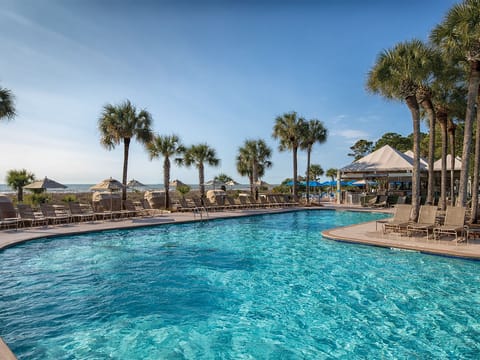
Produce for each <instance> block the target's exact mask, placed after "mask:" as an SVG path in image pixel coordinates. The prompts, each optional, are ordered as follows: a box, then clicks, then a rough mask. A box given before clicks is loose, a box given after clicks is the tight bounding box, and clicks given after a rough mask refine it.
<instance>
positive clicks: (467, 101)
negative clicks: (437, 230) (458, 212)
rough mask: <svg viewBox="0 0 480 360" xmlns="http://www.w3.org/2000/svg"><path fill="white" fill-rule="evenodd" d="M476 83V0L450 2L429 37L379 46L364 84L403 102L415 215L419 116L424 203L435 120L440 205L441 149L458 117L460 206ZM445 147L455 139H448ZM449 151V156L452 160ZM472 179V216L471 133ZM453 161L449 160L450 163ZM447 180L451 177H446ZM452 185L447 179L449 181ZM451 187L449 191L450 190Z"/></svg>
mask: <svg viewBox="0 0 480 360" xmlns="http://www.w3.org/2000/svg"><path fill="white" fill-rule="evenodd" d="M479 85H480V0H464V1H463V2H462V3H460V4H456V5H454V6H453V7H452V8H451V9H450V10H449V11H448V12H447V14H446V16H445V18H444V19H443V21H442V22H441V23H440V24H438V25H437V26H436V27H435V28H434V29H433V30H432V32H431V34H430V43H428V44H427V43H424V42H422V41H420V40H417V39H414V40H411V41H405V42H401V43H399V44H396V45H395V46H394V47H393V48H391V49H388V50H384V51H382V52H381V53H380V54H379V56H378V58H377V60H376V63H375V64H374V66H373V67H372V69H371V70H370V72H369V74H368V79H367V85H366V87H367V90H369V91H370V92H372V93H375V94H379V95H382V96H383V97H385V98H387V99H393V100H399V101H402V102H405V104H406V105H407V106H408V108H409V110H410V113H411V117H412V122H413V152H414V170H413V178H412V205H413V208H414V214H413V217H415V218H416V217H417V215H418V209H419V205H420V203H419V198H420V171H419V169H420V119H421V117H422V116H426V118H427V119H428V123H429V134H430V143H429V156H428V165H429V175H428V178H429V180H428V188H427V198H426V201H427V203H432V202H433V161H434V155H433V152H434V144H435V131H434V130H435V126H436V122H437V121H438V123H439V125H440V128H441V134H442V135H441V141H442V173H441V189H440V192H441V194H440V198H441V200H442V201H441V204H440V205H441V207H442V209H445V207H446V198H447V196H446V195H447V194H446V190H447V189H446V179H447V173H446V168H447V166H446V155H447V149H448V141H447V139H448V137H450V139H454V131H455V123H454V120H460V119H462V118H463V119H464V122H465V123H464V141H463V151H462V169H461V174H460V183H459V193H458V198H457V205H461V206H466V203H467V184H468V179H469V165H470V163H471V161H470V159H471V156H472V154H471V151H472V132H473V125H474V120H475V118H476V119H477V121H476V128H477V130H476V131H477V134H480V112H478V111H477V103H478V102H479V99H478V93H479V92H478V91H479ZM450 147H451V149H450V153H451V154H454V153H455V151H454V150H455V149H454V148H455V144H454V143H453V141H451V142H450ZM454 158H455V157H454V156H452V161H454ZM474 164H475V165H474V177H473V183H472V189H474V191H473V194H472V204H471V207H472V218H474V219H475V218H476V217H477V207H478V191H477V189H478V185H479V177H478V174H479V171H480V167H479V166H480V136H477V137H476V144H475V155H474ZM452 167H453V165H452ZM452 180H453V179H452ZM451 184H452V187H453V181H451ZM453 193H454V192H453V189H452V190H451V195H452V196H453Z"/></svg>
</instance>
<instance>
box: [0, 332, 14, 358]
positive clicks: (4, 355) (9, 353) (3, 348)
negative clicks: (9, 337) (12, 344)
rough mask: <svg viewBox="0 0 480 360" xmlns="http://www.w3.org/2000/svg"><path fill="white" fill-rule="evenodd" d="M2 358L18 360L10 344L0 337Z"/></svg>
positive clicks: (0, 356) (0, 355)
mask: <svg viewBox="0 0 480 360" xmlns="http://www.w3.org/2000/svg"><path fill="white" fill-rule="evenodd" d="M0 359H2V360H17V358H16V356H15V355H14V354H13V353H12V351H11V350H10V348H9V347H8V345H7V344H6V343H5V341H3V339H2V338H1V337H0Z"/></svg>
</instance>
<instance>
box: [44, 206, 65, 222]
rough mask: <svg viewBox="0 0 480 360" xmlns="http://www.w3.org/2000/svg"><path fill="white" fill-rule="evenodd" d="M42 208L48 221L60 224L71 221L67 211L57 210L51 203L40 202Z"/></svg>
mask: <svg viewBox="0 0 480 360" xmlns="http://www.w3.org/2000/svg"><path fill="white" fill-rule="evenodd" d="M40 210H41V211H42V214H43V216H44V217H45V218H46V219H47V221H48V222H49V223H50V224H52V225H56V224H60V223H64V224H66V223H69V222H70V219H71V218H70V215H69V214H67V213H66V212H60V211H59V212H57V211H56V210H55V208H54V207H53V205H50V204H40Z"/></svg>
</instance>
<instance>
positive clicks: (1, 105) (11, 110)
mask: <svg viewBox="0 0 480 360" xmlns="http://www.w3.org/2000/svg"><path fill="white" fill-rule="evenodd" d="M15 115H16V112H15V104H14V96H13V94H12V92H11V91H10V90H8V89H5V88H1V87H0V120H7V121H8V120H12V119H13V118H14V117H15Z"/></svg>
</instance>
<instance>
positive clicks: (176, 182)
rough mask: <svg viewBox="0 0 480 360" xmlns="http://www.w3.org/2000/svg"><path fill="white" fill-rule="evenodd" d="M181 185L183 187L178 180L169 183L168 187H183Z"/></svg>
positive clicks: (182, 183)
mask: <svg viewBox="0 0 480 360" xmlns="http://www.w3.org/2000/svg"><path fill="white" fill-rule="evenodd" d="M183 185H185V183H184V182H182V181H180V180H178V179H175V180H173V181H170V186H175V187H177V186H183Z"/></svg>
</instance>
